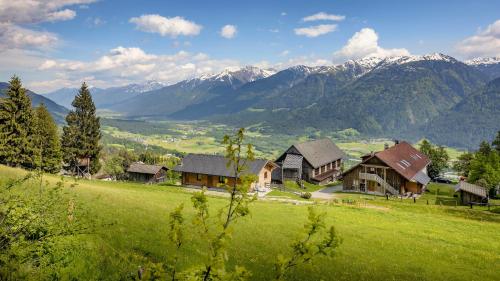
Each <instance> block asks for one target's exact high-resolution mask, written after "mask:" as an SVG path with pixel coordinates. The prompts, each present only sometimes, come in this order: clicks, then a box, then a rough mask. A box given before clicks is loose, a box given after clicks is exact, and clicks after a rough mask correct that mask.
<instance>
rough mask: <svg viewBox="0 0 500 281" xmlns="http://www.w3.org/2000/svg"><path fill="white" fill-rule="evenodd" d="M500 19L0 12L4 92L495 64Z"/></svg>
mask: <svg viewBox="0 0 500 281" xmlns="http://www.w3.org/2000/svg"><path fill="white" fill-rule="evenodd" d="M33 3H35V4H36V5H35V6H33ZM48 3H50V4H48ZM499 11H500V1H354V0H351V1H269V0H268V1H116V0H100V1H93V0H54V1H42V0H33V1H25V0H18V1H4V0H0V40H1V41H0V80H1V81H6V80H8V79H9V77H10V76H11V75H12V74H13V73H16V74H18V75H20V76H21V78H22V79H23V81H24V82H25V84H26V85H27V86H28V87H30V88H32V89H34V90H35V91H39V92H47V91H51V90H54V89H57V88H60V87H71V86H77V85H78V84H80V83H81V82H82V81H84V80H85V81H88V82H89V83H90V84H92V85H95V86H100V87H108V86H114V85H122V84H127V83H132V82H140V81H144V80H149V79H151V80H153V79H154V80H160V81H163V82H166V83H174V82H176V81H179V80H181V79H185V78H187V77H192V76H197V75H201V74H205V73H210V72H217V71H221V70H222V69H224V68H226V67H230V68H236V67H239V66H243V65H247V64H252V65H257V66H261V67H274V68H278V69H279V68H284V67H287V66H290V65H294V64H308V65H318V64H333V63H341V62H343V61H345V60H348V59H357V58H362V57H365V56H392V55H408V54H412V55H418V54H425V53H433V52H441V53H446V54H449V55H452V56H455V57H457V58H459V59H468V58H473V57H479V56H500V21H498V20H500V12H499ZM497 21H498V22H497ZM226 25H229V26H228V27H226V28H225V31H226V32H225V33H223V32H222V31H221V30H222V28H223V27H224V26H226ZM222 35H224V36H222Z"/></svg>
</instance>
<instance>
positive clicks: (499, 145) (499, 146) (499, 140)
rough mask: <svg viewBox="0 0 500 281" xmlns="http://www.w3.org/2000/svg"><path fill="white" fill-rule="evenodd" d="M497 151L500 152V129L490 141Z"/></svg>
mask: <svg viewBox="0 0 500 281" xmlns="http://www.w3.org/2000/svg"><path fill="white" fill-rule="evenodd" d="M491 144H492V145H493V147H494V148H495V149H496V151H497V152H498V153H500V131H498V132H497V136H496V137H495V139H494V140H493V142H492V143H491Z"/></svg>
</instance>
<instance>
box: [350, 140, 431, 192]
mask: <svg viewBox="0 0 500 281" xmlns="http://www.w3.org/2000/svg"><path fill="white" fill-rule="evenodd" d="M430 163H431V161H430V160H429V158H428V157H427V156H425V155H424V154H423V153H421V152H420V151H418V150H417V149H416V148H414V147H413V146H412V145H411V144H409V143H407V142H405V141H403V142H396V144H395V145H394V146H392V147H386V148H385V149H384V150H383V151H379V152H372V153H370V154H367V155H364V156H362V157H361V163H359V164H357V165H356V166H354V167H352V168H350V169H349V170H347V171H345V172H344V173H343V174H342V176H343V190H344V191H355V192H366V193H374V194H393V195H397V194H405V193H408V192H411V193H416V194H420V193H422V192H423V191H424V190H425V188H426V186H427V184H428V183H429V181H430V178H429V176H427V166H428V165H429V164H430Z"/></svg>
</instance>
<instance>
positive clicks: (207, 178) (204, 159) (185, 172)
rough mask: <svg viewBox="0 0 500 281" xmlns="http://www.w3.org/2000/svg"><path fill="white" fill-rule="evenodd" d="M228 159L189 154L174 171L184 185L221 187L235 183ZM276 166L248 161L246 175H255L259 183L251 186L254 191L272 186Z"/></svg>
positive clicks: (262, 160) (269, 163)
mask: <svg viewBox="0 0 500 281" xmlns="http://www.w3.org/2000/svg"><path fill="white" fill-rule="evenodd" d="M227 163H228V159H227V158H225V157H223V156H219V155H205V154H188V155H186V157H184V158H183V159H182V162H181V164H180V165H178V166H176V167H175V168H174V171H177V172H180V173H182V184H183V185H194V186H205V187H219V186H221V185H222V184H224V183H225V182H226V180H227V184H229V185H232V184H234V181H235V176H234V172H233V170H234V167H229V168H228V167H227ZM275 168H276V164H274V163H273V162H271V161H268V160H264V159H255V160H253V161H248V163H247V170H246V172H245V173H246V174H247V175H248V174H250V175H255V176H256V177H257V181H256V182H254V183H252V184H251V189H252V190H255V189H256V190H261V189H264V188H268V187H270V185H271V173H272V171H273V170H274V169H275Z"/></svg>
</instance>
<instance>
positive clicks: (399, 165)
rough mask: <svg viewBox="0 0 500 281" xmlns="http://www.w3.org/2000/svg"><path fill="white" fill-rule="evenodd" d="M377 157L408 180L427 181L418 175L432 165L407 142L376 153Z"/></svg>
mask: <svg viewBox="0 0 500 281" xmlns="http://www.w3.org/2000/svg"><path fill="white" fill-rule="evenodd" d="M375 157H377V158H378V159H380V160H382V162H384V163H385V164H387V165H388V166H389V167H391V168H393V169H394V170H395V171H396V172H398V173H399V174H400V175H401V176H403V177H404V178H406V179H407V180H416V179H417V178H418V179H420V180H422V181H423V180H424V179H425V178H424V177H423V175H422V174H419V175H417V174H418V173H419V172H420V171H422V170H423V169H424V168H425V167H426V166H427V165H429V164H430V163H431V160H429V158H428V157H427V156H425V155H424V154H423V153H421V152H420V151H418V150H417V149H416V148H414V147H413V146H412V145H411V144H409V143H407V142H405V141H403V142H400V143H398V144H396V145H394V146H391V147H390V148H388V149H386V150H382V151H380V152H377V153H375ZM416 177H417V178H416ZM425 180H426V179H425Z"/></svg>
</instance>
